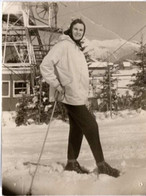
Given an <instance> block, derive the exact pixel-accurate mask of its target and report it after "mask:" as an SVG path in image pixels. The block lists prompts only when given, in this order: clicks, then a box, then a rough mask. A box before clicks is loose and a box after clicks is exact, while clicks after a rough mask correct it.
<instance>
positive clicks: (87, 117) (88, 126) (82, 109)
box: [65, 104, 104, 163]
mask: <svg viewBox="0 0 146 196" xmlns="http://www.w3.org/2000/svg"><path fill="white" fill-rule="evenodd" d="M65 106H66V108H67V110H68V114H69V116H70V118H71V119H72V120H71V123H72V122H73V124H74V126H75V127H76V128H77V130H78V131H80V132H81V130H82V133H83V134H84V135H85V137H86V139H87V141H88V143H89V146H90V148H91V151H92V153H93V156H94V158H95V161H96V163H99V162H102V161H104V156H103V152H102V147H101V143H100V138H99V131H98V125H97V122H96V120H95V119H94V118H93V116H92V115H91V113H90V112H89V111H88V109H87V107H86V106H85V105H80V106H72V105H67V104H65ZM71 126H72V125H71ZM74 130H75V129H72V132H73V131H74ZM76 134H77V133H74V134H71V136H70V137H72V135H74V139H71V138H70V140H69V142H70V141H71V140H72V141H75V142H73V144H74V146H76V145H77V143H76V140H77V135H76ZM75 135H76V137H75ZM78 140H80V138H79V139H78ZM69 146H70V145H69ZM76 148H78V149H80V148H79V146H76ZM70 149H72V148H71V147H70ZM70 152H71V154H72V151H71V150H70ZM78 153H79V152H78ZM77 155H78V154H77Z"/></svg>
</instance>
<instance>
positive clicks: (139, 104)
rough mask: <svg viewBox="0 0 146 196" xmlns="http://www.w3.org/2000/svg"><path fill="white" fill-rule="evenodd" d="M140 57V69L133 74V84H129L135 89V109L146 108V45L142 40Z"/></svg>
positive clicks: (133, 103) (133, 101) (133, 100)
mask: <svg viewBox="0 0 146 196" xmlns="http://www.w3.org/2000/svg"><path fill="white" fill-rule="evenodd" d="M137 55H138V56H139V59H140V63H139V65H138V66H139V71H138V72H137V73H136V74H133V75H132V76H133V79H132V82H133V83H132V84H131V85H129V87H130V88H131V90H132V91H133V99H132V105H133V107H134V109H138V108H142V109H144V110H146V45H145V46H143V42H142V41H141V48H140V51H139V52H138V53H137Z"/></svg>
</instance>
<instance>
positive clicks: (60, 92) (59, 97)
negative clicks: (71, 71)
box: [55, 85, 65, 100]
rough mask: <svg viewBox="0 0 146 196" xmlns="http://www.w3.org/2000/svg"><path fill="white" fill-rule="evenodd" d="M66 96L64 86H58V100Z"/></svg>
mask: <svg viewBox="0 0 146 196" xmlns="http://www.w3.org/2000/svg"><path fill="white" fill-rule="evenodd" d="M64 96H65V90H64V88H63V87H62V86H61V85H59V86H57V88H56V96H55V97H56V99H57V100H63V99H64Z"/></svg>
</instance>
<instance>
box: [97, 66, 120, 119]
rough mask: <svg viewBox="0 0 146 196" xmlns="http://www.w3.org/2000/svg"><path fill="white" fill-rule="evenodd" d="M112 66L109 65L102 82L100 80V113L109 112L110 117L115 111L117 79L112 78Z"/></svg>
mask: <svg viewBox="0 0 146 196" xmlns="http://www.w3.org/2000/svg"><path fill="white" fill-rule="evenodd" d="M113 73H114V71H113V65H111V64H109V65H108V69H107V70H106V72H105V75H104V77H103V79H102V80H100V85H101V86H102V88H101V93H100V105H99V110H100V111H110V112H111V115H112V111H113V110H117V95H116V94H117V93H116V91H117V89H116V88H115V82H116V81H117V79H114V78H113Z"/></svg>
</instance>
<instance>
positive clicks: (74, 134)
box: [67, 114, 83, 160]
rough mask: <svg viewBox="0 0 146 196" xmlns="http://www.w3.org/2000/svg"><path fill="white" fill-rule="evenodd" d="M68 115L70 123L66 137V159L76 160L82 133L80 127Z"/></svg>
mask: <svg viewBox="0 0 146 196" xmlns="http://www.w3.org/2000/svg"><path fill="white" fill-rule="evenodd" d="M68 116H69V124H70V132H69V139H68V154H67V158H68V160H76V159H77V158H78V156H79V152H80V148H81V144H82V139H83V133H82V130H81V129H80V127H79V126H78V125H77V124H76V123H75V122H74V120H73V119H72V117H71V116H70V114H68Z"/></svg>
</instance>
